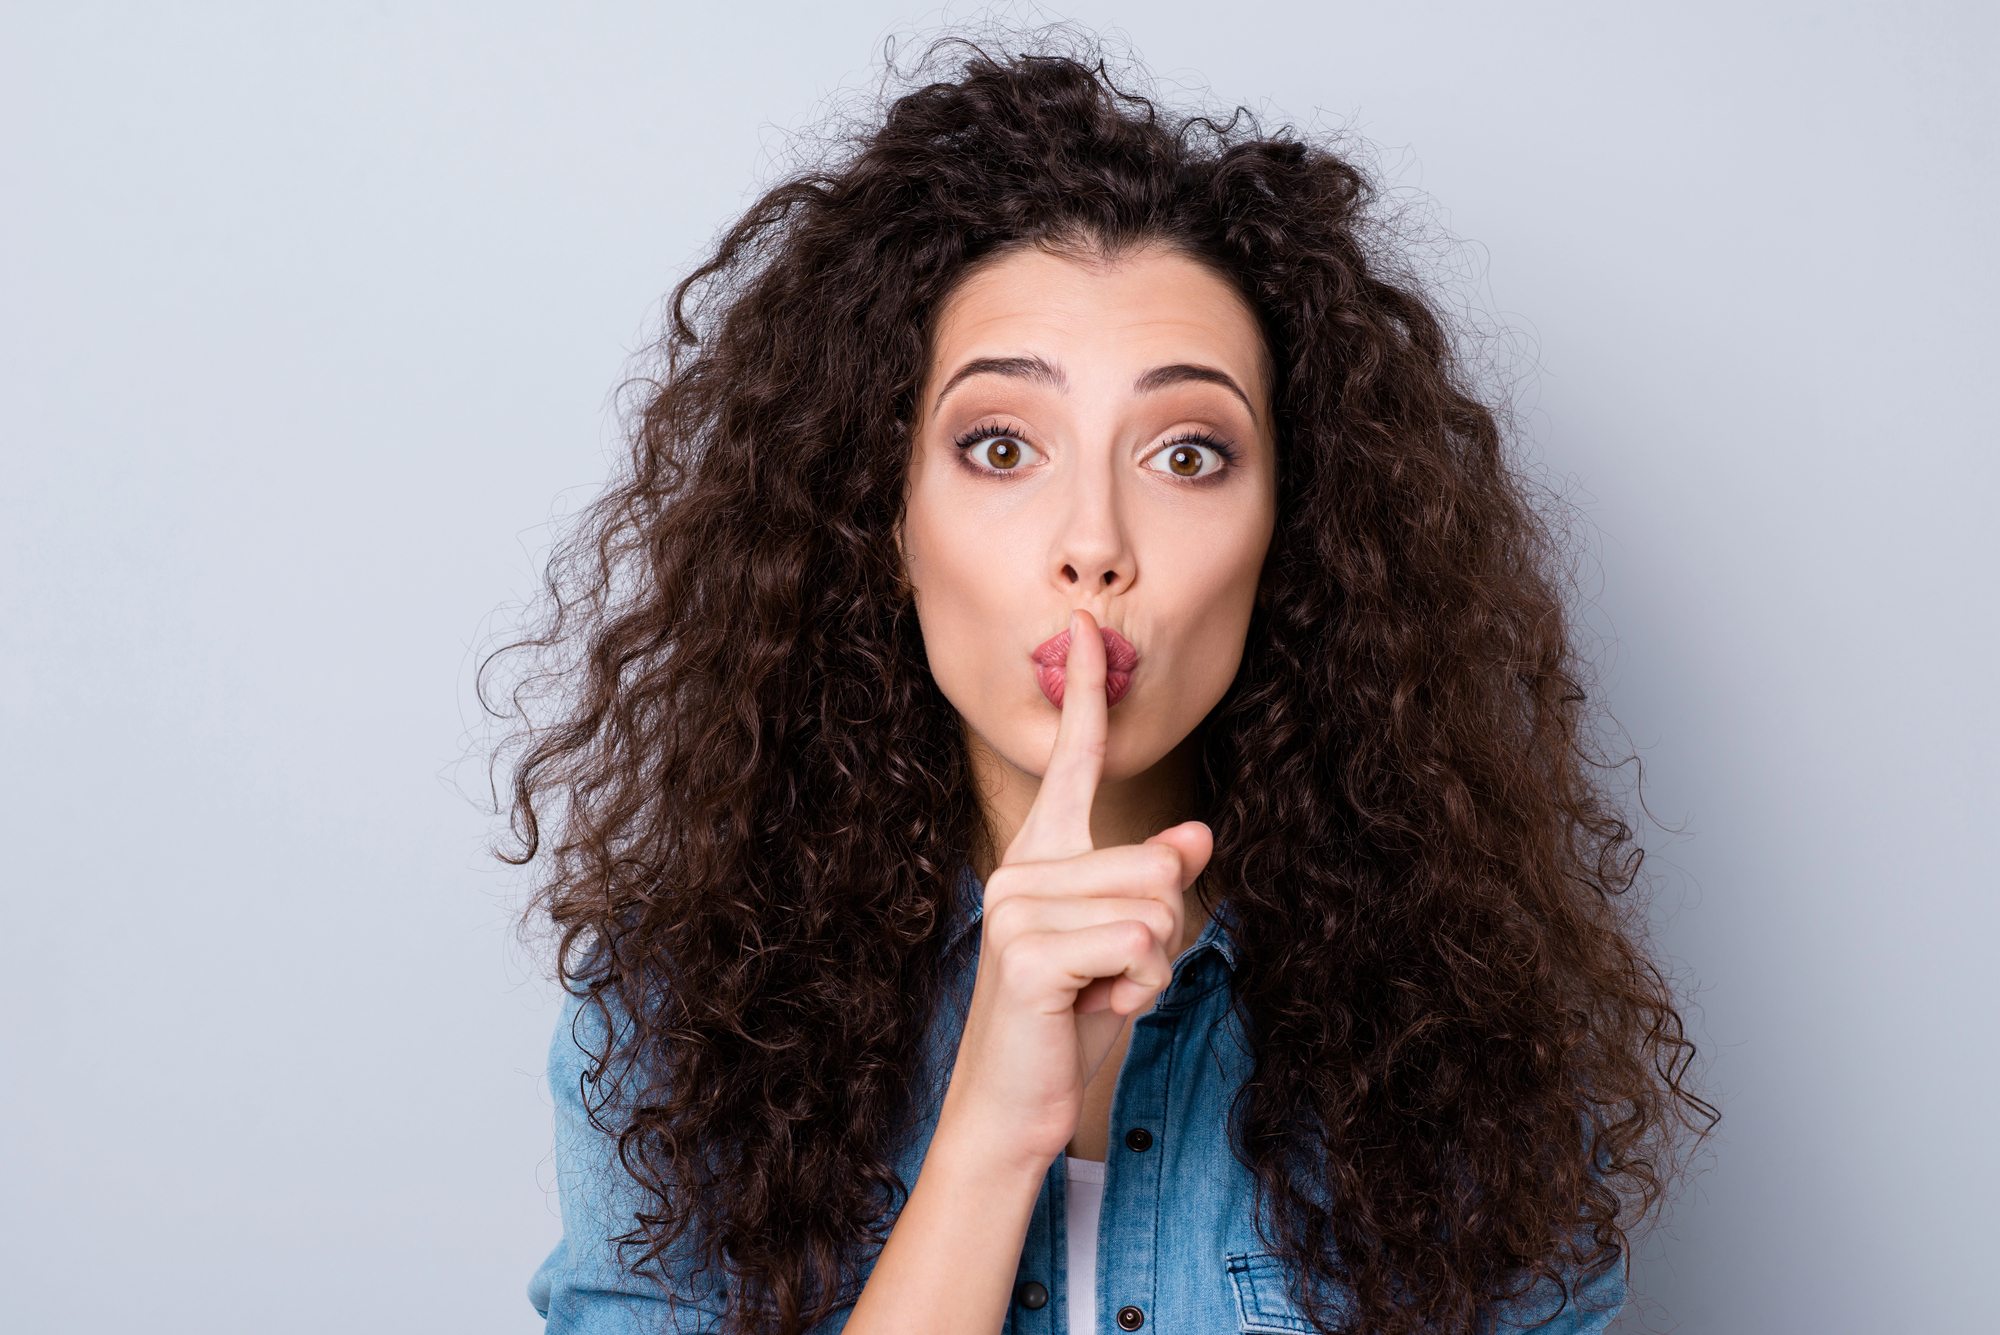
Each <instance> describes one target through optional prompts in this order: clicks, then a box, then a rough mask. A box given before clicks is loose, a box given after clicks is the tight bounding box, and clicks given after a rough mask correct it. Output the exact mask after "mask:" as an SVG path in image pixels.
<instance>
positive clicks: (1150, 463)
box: [1146, 441, 1222, 477]
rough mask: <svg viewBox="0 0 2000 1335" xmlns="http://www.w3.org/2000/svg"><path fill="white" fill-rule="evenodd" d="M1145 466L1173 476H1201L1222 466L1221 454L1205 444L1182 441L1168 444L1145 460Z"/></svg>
mask: <svg viewBox="0 0 2000 1335" xmlns="http://www.w3.org/2000/svg"><path fill="white" fill-rule="evenodd" d="M1146 467H1148V468H1150V469H1152V470H1153V471H1155V472H1158V473H1172V474H1173V475H1174V476H1175V477H1201V476H1203V475H1204V474H1208V473H1213V472H1215V471H1216V470H1217V469H1219V468H1221V467H1222V456H1221V454H1219V453H1218V452H1217V451H1215V450H1212V449H1210V448H1209V447H1208V446H1206V445H1196V444H1194V443H1193V442H1192V441H1182V442H1181V443H1180V444H1178V445H1169V446H1167V447H1166V448H1165V449H1163V450H1161V451H1160V452H1159V453H1157V454H1155V455H1154V456H1153V457H1152V458H1150V459H1148V460H1147V461H1146Z"/></svg>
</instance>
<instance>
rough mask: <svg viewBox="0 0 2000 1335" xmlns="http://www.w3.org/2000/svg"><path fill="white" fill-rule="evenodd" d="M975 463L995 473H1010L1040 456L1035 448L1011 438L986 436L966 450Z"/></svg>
mask: <svg viewBox="0 0 2000 1335" xmlns="http://www.w3.org/2000/svg"><path fill="white" fill-rule="evenodd" d="M966 453H967V454H970V455H971V456H972V458H973V460H974V461H975V462H976V463H979V464H981V465H983V466H985V467H987V468H990V469H992V470H993V471H994V472H996V473H1010V472H1012V471H1013V470H1015V469H1016V468H1019V467H1020V466H1021V465H1022V464H1031V463H1033V462H1034V461H1035V460H1036V459H1037V458H1039V457H1040V456H1039V455H1037V454H1036V453H1035V447H1034V446H1032V445H1030V444H1028V443H1027V442H1026V441H1024V440H1017V439H1015V438H1014V437H1013V436H987V437H986V438H984V439H983V440H979V441H975V442H974V443H973V444H972V446H971V448H969V449H968V450H966Z"/></svg>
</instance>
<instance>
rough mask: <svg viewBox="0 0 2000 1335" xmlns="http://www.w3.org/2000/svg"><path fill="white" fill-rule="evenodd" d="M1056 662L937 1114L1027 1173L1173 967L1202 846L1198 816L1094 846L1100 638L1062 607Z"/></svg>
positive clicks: (990, 893)
mask: <svg viewBox="0 0 2000 1335" xmlns="http://www.w3.org/2000/svg"><path fill="white" fill-rule="evenodd" d="M1064 670H1065V675H1066V678H1067V686H1066V689H1065V691H1064V695H1063V710H1062V722H1061V724H1060V726H1059V727H1058V729H1057V732H1056V741H1055V748H1054V751H1053V752H1052V753H1051V755H1050V757H1049V765H1048V770H1047V772H1046V773H1045V774H1044V775H1043V776H1042V785H1041V789H1040V791H1039V792H1038V793H1037V794H1036V796H1035V801H1034V805H1033V806H1032V807H1031V808H1029V811H1028V816H1027V819H1026V820H1025V821H1024V822H1023V823H1022V825H1021V829H1020V832H1019V833H1018V834H1017V835H1016V836H1015V837H1014V841H1013V842H1012V843H1011V844H1009V845H1008V847H1007V852H1006V854H1005V856H1003V857H1002V858H1001V860H1000V866H999V867H998V868H996V869H995V870H994V872H993V874H992V875H991V876H990V877H988V878H987V882H986V899H985V912H984V921H983V923H982V925H981V938H980V953H979V972H978V976H977V978H976V980H975V982H974V985H973V993H972V1005H971V1009H970V1012H969V1014H968V1016H967V1019H966V1026H965V1033H964V1036H963V1037H962V1038H961V1039H960V1041H959V1048H958V1061H957V1064H956V1065H955V1066H954V1068H953V1071H952V1078H951V1086H950V1089H949V1091H948V1093H947V1094H946V1098H945V1107H944V1110H943V1113H944V1119H945V1120H949V1121H950V1122H952V1123H954V1124H960V1125H962V1124H963V1123H966V1122H970V1123H972V1124H974V1125H975V1126H976V1127H977V1128H978V1131H977V1133H976V1138H977V1139H978V1140H979V1142H980V1143H982V1144H984V1145H985V1146H986V1147H988V1150H989V1152H997V1153H999V1154H1000V1155H1002V1156H1003V1158H1004V1159H1005V1160H1006V1161H1007V1162H1009V1163H1011V1164H1014V1165H1017V1166H1019V1167H1021V1168H1023V1169H1027V1170H1032V1171H1034V1172H1036V1173H1039V1172H1041V1171H1042V1170H1044V1169H1046V1168H1047V1166H1048V1164H1049V1163H1050V1162H1051V1161H1052V1160H1053V1159H1054V1158H1055V1156H1056V1155H1057V1154H1059V1153H1061V1152H1062V1149H1063V1147H1064V1146H1065V1145H1067V1144H1069V1142H1070V1140H1071V1139H1072V1138H1073V1137H1074V1136H1075V1134H1076V1127H1077V1121H1078V1119H1079V1117H1080V1116H1081V1115H1082V1110H1083V1091H1084V1087H1085V1086H1086V1085H1088V1084H1089V1083H1090V1079H1091V1077H1092V1076H1093V1075H1095V1074H1096V1073H1097V1068H1098V1067H1099V1066H1101V1065H1102V1064H1103V1062H1104V1059H1105V1057H1106V1055H1107V1054H1108V1053H1109V1052H1110V1051H1111V1047H1112V1044H1113V1043H1114V1042H1115V1041H1116V1040H1117V1037H1118V1033H1119V1030H1120V1029H1121V1028H1122V1027H1123V1026H1124V1024H1125V1021H1126V1020H1127V1019H1128V1018H1129V1017H1130V1016H1132V1015H1135V1014H1137V1013H1139V1012H1141V1011H1143V1010H1145V1009H1146V1008H1147V1007H1149V1006H1151V1005H1152V1004H1153V999H1154V998H1155V997H1157V996H1158V995H1159V994H1160V992H1161V990H1162V989H1164V988H1165V987H1166V985H1167V983H1168V982H1169V981H1170V979H1171V978H1172V967H1173V952H1174V949H1175V947H1176V946H1177V945H1178V944H1179V942H1180V939H1181V925H1182V922H1183V917H1184V912H1185V910H1184V906H1183V902H1182V901H1183V896H1184V894H1185V892H1186V891H1187V889H1188V887H1189V886H1191V885H1193V884H1194V881H1195V878H1196V877H1198V876H1200V875H1201V871H1202V868H1203V867H1204V866H1206V865H1207V863H1208V859H1209V855H1210V853H1211V852H1212V851H1213V848H1214V844H1213V840H1212V838H1211V836H1210V834H1209V830H1208V827H1207V826H1205V825H1203V824H1201V823H1200V822H1199V821H1189V822H1187V823H1185V824H1182V825H1176V826H1174V827H1172V828H1171V829H1168V830H1163V831H1161V832H1160V833H1159V834H1156V835H1154V836H1153V837H1152V838H1151V839H1148V840H1147V841H1146V842H1145V843H1143V844H1136V845H1128V846H1125V847H1121V848H1104V849H1098V848H1093V847H1092V845H1091V838H1090V808H1091V802H1092V800H1093V799H1094V797H1095V796H1096V793H1097V784H1098V780H1099V779H1100V777H1101V776H1102V774H1103V771H1104V751H1105V740H1106V736H1107V731H1108V723H1107V719H1106V713H1107V710H1106V705H1105V698H1104V674H1105V668H1104V640H1103V636H1102V635H1101V633H1100V632H1099V630H1098V627H1097V622H1096V620H1095V619H1094V618H1092V617H1091V615H1090V614H1089V613H1088V612H1082V611H1079V612H1075V613H1073V614H1072V615H1071V618H1070V647H1069V658H1068V660H1067V663H1066V665H1065V669H1064ZM940 1126H941V1128H942V1126H943V1121H941V1123H940Z"/></svg>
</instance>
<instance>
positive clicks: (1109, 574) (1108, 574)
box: [1104, 570, 1118, 584]
mask: <svg viewBox="0 0 2000 1335" xmlns="http://www.w3.org/2000/svg"><path fill="white" fill-rule="evenodd" d="M1116 578H1118V576H1117V575H1115V574H1113V573H1112V572H1111V571H1109V570H1107V571H1105V572H1104V582H1105V583H1106V584H1109V583H1110V582H1111V581H1112V580H1114V579H1116Z"/></svg>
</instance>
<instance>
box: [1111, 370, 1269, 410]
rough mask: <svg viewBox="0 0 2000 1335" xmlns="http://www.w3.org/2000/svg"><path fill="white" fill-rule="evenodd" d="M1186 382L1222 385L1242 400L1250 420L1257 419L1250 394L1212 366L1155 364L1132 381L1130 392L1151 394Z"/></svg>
mask: <svg viewBox="0 0 2000 1335" xmlns="http://www.w3.org/2000/svg"><path fill="white" fill-rule="evenodd" d="M1187 384H1199V385H1220V386H1222V387H1223V388H1224V389H1226V390H1228V391H1229V392H1230V393H1231V394H1234V395H1235V396H1236V397H1237V398H1239V399H1241V400H1243V406H1244V407H1245V408H1248V409H1249V410H1250V420H1251V421H1253V422H1254V421H1256V420H1257V408H1256V405H1255V404H1253V403H1251V402H1250V396H1249V395H1248V394H1245V393H1244V392H1243V387H1242V386H1241V385H1239V384H1237V383H1236V382H1235V381H1234V380H1233V379H1231V378H1230V377H1229V376H1228V375H1226V374H1225V373H1223V372H1221V371H1218V370H1216V369H1215V368H1214V367H1212V366H1191V365H1189V364H1188V363H1186V362H1176V363H1174V364H1173V365H1172V366H1155V367H1154V368H1153V369H1152V370H1150V371H1148V372H1146V374H1144V375H1142V376H1140V377H1139V378H1138V380H1136V381H1134V382H1133V384H1132V392H1133V393H1135V394H1151V393H1152V392H1153V391H1154V390H1157V389H1165V388H1166V387H1167V386H1169V385H1187Z"/></svg>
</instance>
